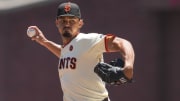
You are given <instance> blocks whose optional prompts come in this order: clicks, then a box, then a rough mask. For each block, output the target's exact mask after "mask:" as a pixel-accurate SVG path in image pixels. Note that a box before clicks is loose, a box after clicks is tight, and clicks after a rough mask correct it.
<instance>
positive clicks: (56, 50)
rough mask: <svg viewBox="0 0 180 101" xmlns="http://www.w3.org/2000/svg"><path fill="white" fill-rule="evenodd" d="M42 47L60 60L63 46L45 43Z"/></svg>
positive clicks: (49, 42)
mask: <svg viewBox="0 0 180 101" xmlns="http://www.w3.org/2000/svg"><path fill="white" fill-rule="evenodd" d="M42 46H44V47H45V48H47V49H48V50H49V51H50V52H52V53H53V54H54V55H55V56H57V57H58V58H59V56H60V52H61V45H58V44H56V43H54V42H52V41H49V40H48V41H45V42H43V44H42Z"/></svg>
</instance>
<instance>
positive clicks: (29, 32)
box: [27, 28, 36, 37]
mask: <svg viewBox="0 0 180 101" xmlns="http://www.w3.org/2000/svg"><path fill="white" fill-rule="evenodd" d="M27 35H28V36H29V37H33V36H35V35H36V30H35V29H34V28H28V29H27Z"/></svg>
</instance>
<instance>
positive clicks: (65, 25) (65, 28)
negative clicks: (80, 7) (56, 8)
mask: <svg viewBox="0 0 180 101" xmlns="http://www.w3.org/2000/svg"><path fill="white" fill-rule="evenodd" d="M56 26H57V27H58V30H59V32H60V33H61V35H62V37H65V38H71V37H74V36H76V35H77V34H78V33H79V31H80V28H81V27H82V26H83V20H81V19H79V18H77V17H74V16H61V17H58V18H57V20H56Z"/></svg>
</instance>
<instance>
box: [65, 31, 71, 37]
mask: <svg viewBox="0 0 180 101" xmlns="http://www.w3.org/2000/svg"><path fill="white" fill-rule="evenodd" d="M63 37H66V38H70V37H72V35H71V33H70V32H68V31H65V32H64V33H63Z"/></svg>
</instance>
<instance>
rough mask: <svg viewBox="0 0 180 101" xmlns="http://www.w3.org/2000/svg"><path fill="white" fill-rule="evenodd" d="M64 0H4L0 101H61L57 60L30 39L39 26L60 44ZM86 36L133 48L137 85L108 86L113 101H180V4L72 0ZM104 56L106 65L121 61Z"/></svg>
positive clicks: (0, 8)
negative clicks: (59, 12) (119, 40)
mask: <svg viewBox="0 0 180 101" xmlns="http://www.w3.org/2000/svg"><path fill="white" fill-rule="evenodd" d="M60 2H62V0H0V101H62V96H63V95H62V91H61V87H60V82H59V78H58V71H57V64H58V58H56V57H55V56H54V55H53V54H51V53H50V52H49V51H47V49H45V48H44V47H42V46H40V45H38V44H36V43H35V42H32V41H31V40H30V39H29V38H28V37H27V35H26V29H27V27H28V26H30V25H37V26H39V28H40V29H41V30H42V31H43V32H44V34H45V35H46V37H48V38H49V39H50V40H53V41H55V42H57V43H61V38H60V35H59V33H58V31H57V29H56V26H55V18H56V9H57V6H58V5H59V3H60ZM73 2H76V3H78V4H79V6H80V8H81V12H82V18H83V19H84V22H85V25H84V27H83V29H82V30H81V31H82V32H98V33H104V34H106V33H113V34H116V35H117V36H120V37H123V38H125V39H128V40H129V41H131V42H132V44H133V46H134V49H135V53H136V60H135V70H134V79H135V81H136V82H135V83H133V84H128V85H122V86H113V87H112V86H107V88H108V90H109V93H110V98H111V100H112V101H179V94H180V87H179V85H180V80H179V77H180V73H179V71H180V68H179V63H180V62H179V57H180V54H179V52H180V45H179V43H180V35H179V33H180V0H101V1H100V0H99V1H98V0H73ZM117 54H119V53H114V54H111V55H109V54H108V53H106V54H105V61H107V62H108V61H110V60H112V59H114V58H116V57H117Z"/></svg>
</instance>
